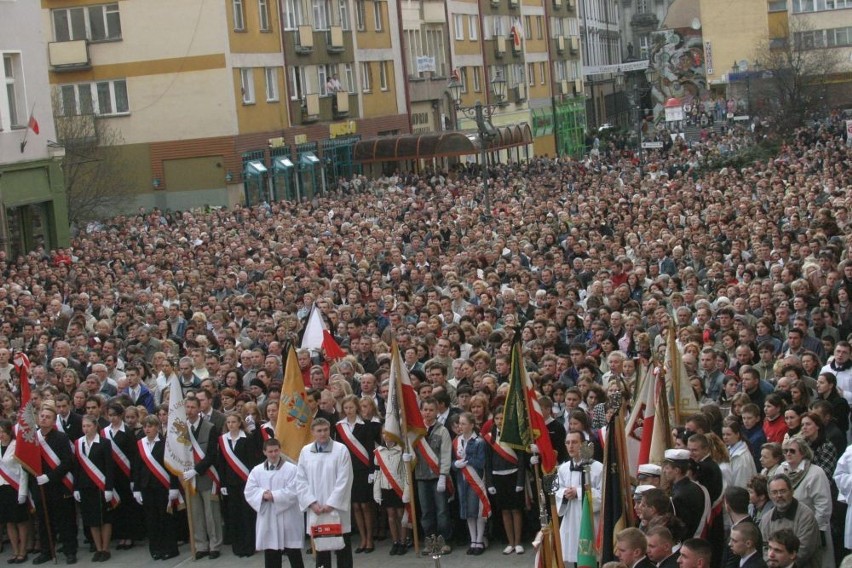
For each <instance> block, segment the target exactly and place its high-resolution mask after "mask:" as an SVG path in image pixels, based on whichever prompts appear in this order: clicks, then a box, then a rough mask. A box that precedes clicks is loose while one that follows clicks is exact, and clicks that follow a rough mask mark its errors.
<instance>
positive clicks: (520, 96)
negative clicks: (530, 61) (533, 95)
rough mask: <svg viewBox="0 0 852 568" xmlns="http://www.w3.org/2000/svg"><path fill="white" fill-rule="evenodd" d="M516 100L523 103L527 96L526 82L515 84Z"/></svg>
mask: <svg viewBox="0 0 852 568" xmlns="http://www.w3.org/2000/svg"><path fill="white" fill-rule="evenodd" d="M514 91H515V102H516V103H521V102H523V101H525V100H526V98H527V86H526V85H525V84H524V83H518V84H517V85H515V86H514Z"/></svg>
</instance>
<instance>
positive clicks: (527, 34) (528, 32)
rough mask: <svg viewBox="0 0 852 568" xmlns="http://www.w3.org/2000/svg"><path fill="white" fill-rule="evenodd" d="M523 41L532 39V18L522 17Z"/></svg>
mask: <svg viewBox="0 0 852 568" xmlns="http://www.w3.org/2000/svg"><path fill="white" fill-rule="evenodd" d="M524 39H532V16H524Z"/></svg>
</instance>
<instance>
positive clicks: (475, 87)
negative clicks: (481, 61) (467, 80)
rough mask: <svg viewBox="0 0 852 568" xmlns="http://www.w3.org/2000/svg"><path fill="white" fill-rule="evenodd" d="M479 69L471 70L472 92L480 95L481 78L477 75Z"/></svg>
mask: <svg viewBox="0 0 852 568" xmlns="http://www.w3.org/2000/svg"><path fill="white" fill-rule="evenodd" d="M480 69H481V67H474V68H473V92H474V93H481V92H482V77H481V76H480V75H479V70H480Z"/></svg>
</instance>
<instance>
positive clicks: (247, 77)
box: [240, 67, 254, 105]
mask: <svg viewBox="0 0 852 568" xmlns="http://www.w3.org/2000/svg"><path fill="white" fill-rule="evenodd" d="M240 92H242V95H243V104H244V105H253V104H254V73H253V72H252V68H251V67H243V68H242V69H240Z"/></svg>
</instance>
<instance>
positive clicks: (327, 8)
mask: <svg viewBox="0 0 852 568" xmlns="http://www.w3.org/2000/svg"><path fill="white" fill-rule="evenodd" d="M311 4H312V7H313V13H314V29H315V30H327V29H328V28H329V26H330V25H331V3H330V2H329V0H312V2H311Z"/></svg>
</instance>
